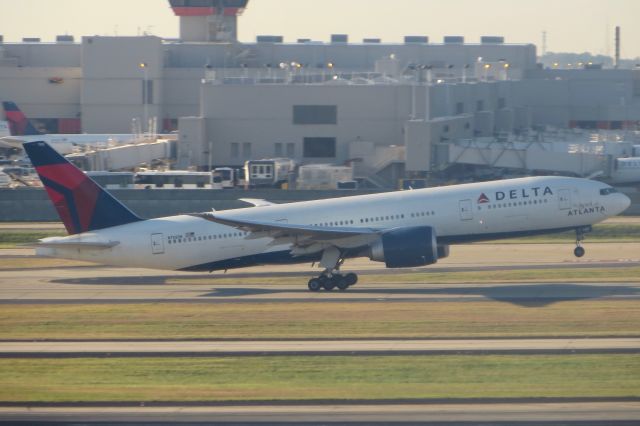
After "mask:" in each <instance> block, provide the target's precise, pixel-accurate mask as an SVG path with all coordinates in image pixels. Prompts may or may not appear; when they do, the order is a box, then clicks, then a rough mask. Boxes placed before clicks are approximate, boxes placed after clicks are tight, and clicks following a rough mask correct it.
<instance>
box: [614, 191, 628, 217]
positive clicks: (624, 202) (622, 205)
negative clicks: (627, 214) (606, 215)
mask: <svg viewBox="0 0 640 426" xmlns="http://www.w3.org/2000/svg"><path fill="white" fill-rule="evenodd" d="M617 195H618V200H617V203H616V204H617V206H616V207H618V210H619V213H622V212H623V211H625V210H626V209H628V208H629V206H630V205H631V198H629V197H627V196H626V195H625V194H617Z"/></svg>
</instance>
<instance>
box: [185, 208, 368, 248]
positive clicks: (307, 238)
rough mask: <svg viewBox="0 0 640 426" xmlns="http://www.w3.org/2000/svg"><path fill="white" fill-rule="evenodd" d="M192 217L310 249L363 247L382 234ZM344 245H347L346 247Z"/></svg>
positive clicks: (356, 230) (210, 217) (361, 230)
mask: <svg viewBox="0 0 640 426" xmlns="http://www.w3.org/2000/svg"><path fill="white" fill-rule="evenodd" d="M192 216H195V217H200V218H202V219H205V220H208V221H211V222H216V223H220V224H222V225H227V226H232V227H234V228H237V229H240V230H242V231H248V232H251V233H252V234H254V235H253V237H251V236H250V237H249V238H264V237H271V238H273V239H275V240H278V242H280V243H283V242H284V241H283V240H284V239H286V240H288V241H289V242H292V243H293V244H294V245H296V246H300V247H305V246H309V245H311V244H313V243H329V244H332V245H336V246H338V247H341V246H345V247H346V246H352V247H353V246H361V245H365V244H368V243H370V242H372V241H374V240H375V239H377V238H378V236H379V234H380V230H378V229H373V228H355V227H317V226H308V225H294V224H289V223H283V222H261V221H253V220H240V219H231V218H226V217H223V216H221V215H215V214H211V213H194V214H192ZM340 241H343V244H341V243H340Z"/></svg>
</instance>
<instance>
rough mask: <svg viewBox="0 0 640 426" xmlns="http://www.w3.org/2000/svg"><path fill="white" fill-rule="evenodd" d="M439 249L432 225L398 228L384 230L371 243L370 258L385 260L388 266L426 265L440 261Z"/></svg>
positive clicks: (378, 260) (379, 260)
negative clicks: (378, 237) (376, 239)
mask: <svg viewBox="0 0 640 426" xmlns="http://www.w3.org/2000/svg"><path fill="white" fill-rule="evenodd" d="M442 247H447V246H442ZM447 248H448V247H447ZM438 249H439V247H438V244H437V242H436V232H435V230H434V229H433V228H432V227H430V226H412V227H407V228H396V229H391V230H389V231H386V232H384V233H383V234H382V235H381V236H380V239H379V240H378V241H376V242H375V243H373V244H372V245H371V248H370V252H369V258H370V259H371V260H375V261H377V262H385V264H386V266H387V268H409V267H413V266H425V265H431V264H433V263H436V262H437V261H438V251H439V250H438ZM447 251H448V250H447ZM443 253H444V250H443Z"/></svg>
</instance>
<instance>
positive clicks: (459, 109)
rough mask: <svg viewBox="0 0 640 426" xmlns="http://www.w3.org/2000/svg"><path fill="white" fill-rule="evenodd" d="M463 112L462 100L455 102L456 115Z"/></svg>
mask: <svg viewBox="0 0 640 426" xmlns="http://www.w3.org/2000/svg"><path fill="white" fill-rule="evenodd" d="M460 114H464V102H456V115H460Z"/></svg>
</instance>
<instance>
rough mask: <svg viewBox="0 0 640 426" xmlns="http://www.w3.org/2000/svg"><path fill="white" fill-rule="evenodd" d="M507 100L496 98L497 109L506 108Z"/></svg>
mask: <svg viewBox="0 0 640 426" xmlns="http://www.w3.org/2000/svg"><path fill="white" fill-rule="evenodd" d="M506 107H507V100H506V99H505V98H498V109H502V108H506Z"/></svg>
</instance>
